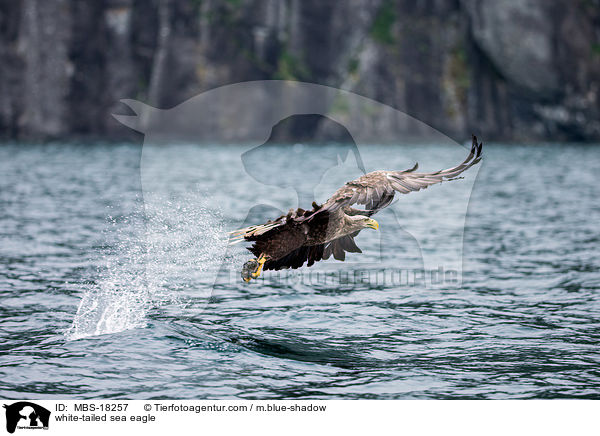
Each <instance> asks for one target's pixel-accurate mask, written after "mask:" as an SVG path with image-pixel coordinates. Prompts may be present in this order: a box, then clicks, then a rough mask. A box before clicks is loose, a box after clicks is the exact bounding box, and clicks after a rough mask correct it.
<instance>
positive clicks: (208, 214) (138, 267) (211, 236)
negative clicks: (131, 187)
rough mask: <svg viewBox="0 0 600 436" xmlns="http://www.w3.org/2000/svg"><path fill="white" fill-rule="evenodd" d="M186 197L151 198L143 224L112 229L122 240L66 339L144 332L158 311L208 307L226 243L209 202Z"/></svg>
mask: <svg viewBox="0 0 600 436" xmlns="http://www.w3.org/2000/svg"><path fill="white" fill-rule="evenodd" d="M185 197H186V198H185V199H184V198H179V199H178V200H171V199H170V200H168V201H167V200H163V199H162V198H159V197H152V198H151V201H150V202H148V201H146V213H145V216H144V219H135V218H136V217H132V218H131V219H128V220H125V223H126V225H125V226H123V225H122V223H121V224H119V225H117V224H114V225H113V231H114V232H113V233H116V237H117V241H116V242H115V243H114V244H112V246H111V249H109V250H108V251H109V252H108V253H107V254H105V255H104V256H103V258H104V260H105V266H104V267H103V268H102V270H101V271H99V279H98V280H97V282H96V284H93V285H90V286H89V287H88V288H87V289H86V290H85V291H84V295H83V297H82V300H81V302H80V304H79V308H78V310H77V313H76V315H75V318H74V320H73V323H72V325H71V327H70V328H69V329H68V331H67V333H66V337H67V339H69V340H73V339H80V338H85V337H89V336H95V335H102V334H110V333H117V332H121V331H124V330H129V329H133V328H140V327H144V326H145V325H146V320H147V315H148V312H149V311H150V310H151V309H152V308H155V307H158V306H164V305H166V304H177V305H185V304H188V303H189V302H190V301H191V300H192V299H193V300H194V305H195V306H196V308H198V307H199V306H202V304H203V303H204V304H205V303H206V301H207V299H208V297H210V294H211V291H212V285H213V283H214V277H216V274H217V272H218V268H219V266H220V264H221V262H222V258H223V254H224V252H225V248H226V245H227V238H226V234H225V231H224V224H223V220H222V219H221V218H220V216H219V215H218V214H217V213H215V212H214V211H212V210H209V209H208V208H206V207H205V206H204V204H206V201H204V202H202V203H204V204H200V200H198V198H199V197H200V196H198V195H190V196H185ZM113 236H115V235H114V234H113Z"/></svg>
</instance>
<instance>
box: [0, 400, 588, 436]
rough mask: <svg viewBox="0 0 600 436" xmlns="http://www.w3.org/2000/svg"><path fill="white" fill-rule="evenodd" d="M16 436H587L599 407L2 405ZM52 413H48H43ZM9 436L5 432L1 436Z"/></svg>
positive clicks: (582, 403) (5, 423)
mask: <svg viewBox="0 0 600 436" xmlns="http://www.w3.org/2000/svg"><path fill="white" fill-rule="evenodd" d="M2 404H3V405H4V407H5V409H4V413H2V414H1V415H2V419H1V421H2V427H3V429H2V430H0V432H4V431H8V432H9V433H10V432H11V430H12V431H13V432H14V434H15V435H34V436H36V435H38V436H42V435H54V434H56V435H67V436H68V435H77V436H81V435H82V434H85V435H86V436H87V435H96V434H102V435H106V434H110V435H111V436H113V435H126V434H127V435H130V434H144V435H155V434H156V435H163V434H165V433H167V432H170V433H172V434H214V433H215V432H218V433H219V434H234V433H235V434H243V435H254V434H256V435H261V436H267V435H278V436H280V435H285V434H310V435H315V434H316V435H320V434H327V433H331V434H349V435H353V434H361V435H365V434H375V435H377V434H390V433H393V434H410V435H414V434H418V435H420V434H460V435H471V434H472V435H482V434H486V435H505V434H511V435H514V434H542V433H543V434H547V435H554V434H556V435H564V434H584V433H589V432H590V431H593V432H597V411H598V402H596V401H592V400H570V401H563V400H554V401H550V400H529V401H430V400H427V401H426V400H423V401H364V400H363V401H341V400H332V401H316V400H315V401H311V400H297V401H294V400H291V401H268V400H267V401H178V400H168V401H153V400H148V401H85V400H81V401H80V400H75V401H71V400H69V401H45V400H33V401H28V400H2ZM48 413H49V415H48ZM4 434H7V433H4Z"/></svg>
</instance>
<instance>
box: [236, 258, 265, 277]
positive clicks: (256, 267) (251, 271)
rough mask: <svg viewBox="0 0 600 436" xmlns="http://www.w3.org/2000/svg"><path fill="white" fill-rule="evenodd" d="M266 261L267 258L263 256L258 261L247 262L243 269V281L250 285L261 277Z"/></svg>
mask: <svg viewBox="0 0 600 436" xmlns="http://www.w3.org/2000/svg"><path fill="white" fill-rule="evenodd" d="M266 261H267V258H266V257H265V256H264V255H261V256H260V257H259V258H258V259H252V260H249V261H248V262H246V263H245V264H244V267H243V268H242V279H243V280H244V281H245V282H246V283H248V282H249V281H250V280H252V279H255V278H257V277H259V276H260V273H261V272H262V270H263V266H264V264H265V262H266Z"/></svg>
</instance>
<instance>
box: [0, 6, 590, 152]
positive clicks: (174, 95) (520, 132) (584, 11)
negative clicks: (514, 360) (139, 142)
mask: <svg viewBox="0 0 600 436" xmlns="http://www.w3.org/2000/svg"><path fill="white" fill-rule="evenodd" d="M264 79H290V80H301V81H308V82H315V83H320V84H324V85H329V86H334V87H339V88H343V89H347V90H349V91H353V92H356V93H359V94H361V95H364V96H366V97H370V98H373V99H375V100H378V101H381V102H383V103H386V104H388V105H390V106H393V107H395V108H397V109H400V110H402V111H405V112H407V113H408V114H410V115H412V116H414V117H416V118H418V119H420V120H422V121H424V122H425V123H427V124H429V125H431V126H433V127H435V128H437V129H438V130H440V131H442V132H444V133H446V134H448V135H449V136H452V137H454V138H456V139H465V138H466V137H468V136H469V134H470V133H471V132H475V133H477V134H479V135H481V136H482V137H484V138H486V139H487V140H492V139H497V140H596V141H597V140H600V100H599V97H598V92H599V86H600V0H574V1H569V2H566V1H559V0H451V1H440V0H424V1H416V0H347V1H341V2H333V1H325V2H324V1H320V0H220V1H219V0H152V1H141V0H106V1H103V2H79V1H77V0H45V1H38V0H20V1H15V0H0V135H1V136H2V137H4V138H19V139H30V138H36V139H47V138H68V137H74V136H94V137H105V138H118V137H123V136H126V135H128V134H129V133H128V130H127V129H126V128H125V127H123V126H120V125H119V124H118V123H117V122H116V121H115V120H114V119H112V117H111V116H110V114H111V113H114V112H118V111H123V112H124V111H125V109H124V108H122V106H121V105H120V103H119V100H120V99H122V98H135V99H140V100H143V101H146V102H148V103H149V104H152V105H155V106H158V107H171V106H174V105H177V104H179V103H181V102H182V101H184V100H186V99H188V98H190V97H192V96H194V95H196V94H197V93H199V92H202V91H204V90H207V89H211V88H214V87H217V86H221V85H225V84H229V83H236V82H240V81H247V80H264ZM381 123H383V125H384V129H385V128H386V127H385V120H382V121H381ZM391 124H392V123H390V125H389V127H388V128H389V129H393V128H394V126H393V125H391ZM295 128H298V126H296V127H295ZM311 128H312V127H311ZM315 128H316V127H315ZM379 128H380V129H381V126H379ZM316 129H317V130H318V128H316Z"/></svg>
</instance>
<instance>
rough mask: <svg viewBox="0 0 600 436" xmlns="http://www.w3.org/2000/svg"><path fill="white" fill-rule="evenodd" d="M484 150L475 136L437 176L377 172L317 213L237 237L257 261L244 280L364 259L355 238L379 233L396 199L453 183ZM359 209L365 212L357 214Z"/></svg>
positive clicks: (297, 214)
mask: <svg viewBox="0 0 600 436" xmlns="http://www.w3.org/2000/svg"><path fill="white" fill-rule="evenodd" d="M481 148H482V144H478V143H477V138H476V137H475V136H473V145H472V147H471V151H470V153H469V155H468V156H467V159H465V161H464V162H462V163H461V164H460V165H457V166H455V167H452V168H449V169H446V170H442V171H437V172H434V173H418V172H416V170H417V167H418V165H415V166H414V167H413V168H411V169H409V170H405V171H373V172H371V173H368V174H365V175H364V176H362V177H359V178H358V179H356V180H353V181H351V182H348V183H346V184H345V185H344V186H342V187H341V188H340V189H338V190H337V191H336V192H335V194H334V195H333V196H332V197H331V198H330V199H329V200H327V201H326V202H325V203H323V204H322V205H317V204H316V203H313V208H312V210H303V209H296V210H290V211H289V213H288V214H287V215H282V216H280V217H279V218H277V219H276V220H273V221H268V222H267V223H265V224H262V225H257V226H250V227H246V228H244V229H240V230H237V231H235V232H232V234H233V235H234V240H233V241H232V243H236V242H241V241H252V242H254V244H253V245H252V246H251V247H249V248H248V249H249V250H250V251H251V252H252V253H253V254H254V255H255V256H256V257H257V259H253V260H251V261H249V262H247V263H246V264H245V265H244V268H243V270H242V278H243V279H244V280H246V281H249V280H250V279H251V278H255V277H258V275H260V272H261V270H262V269H265V270H279V269H283V268H299V267H301V266H302V265H304V263H307V266H312V265H313V264H314V263H315V262H318V261H320V260H322V259H328V258H329V257H330V256H331V255H333V257H334V258H335V259H337V260H344V259H345V252H350V253H360V252H361V250H360V248H358V247H357V246H356V244H355V243H354V237H355V236H356V235H357V234H358V233H359V232H360V231H361V230H362V229H364V228H367V227H369V228H373V229H377V228H378V227H379V225H378V224H377V222H376V221H375V220H373V219H371V218H370V216H371V215H373V214H375V213H377V212H378V211H380V210H381V209H383V208H384V207H386V206H388V205H389V204H390V203H391V202H392V200H393V199H394V194H395V193H396V192H400V193H402V194H408V193H409V192H413V191H419V190H421V189H425V188H427V187H428V186H430V185H434V184H436V183H440V182H443V181H445V180H452V179H454V178H456V177H458V176H459V175H460V174H461V173H462V172H463V171H465V170H467V169H468V168H470V167H471V166H473V165H475V164H476V163H477V162H479V161H480V160H481ZM354 204H360V205H364V209H354V208H352V207H351V206H352V205H354Z"/></svg>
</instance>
